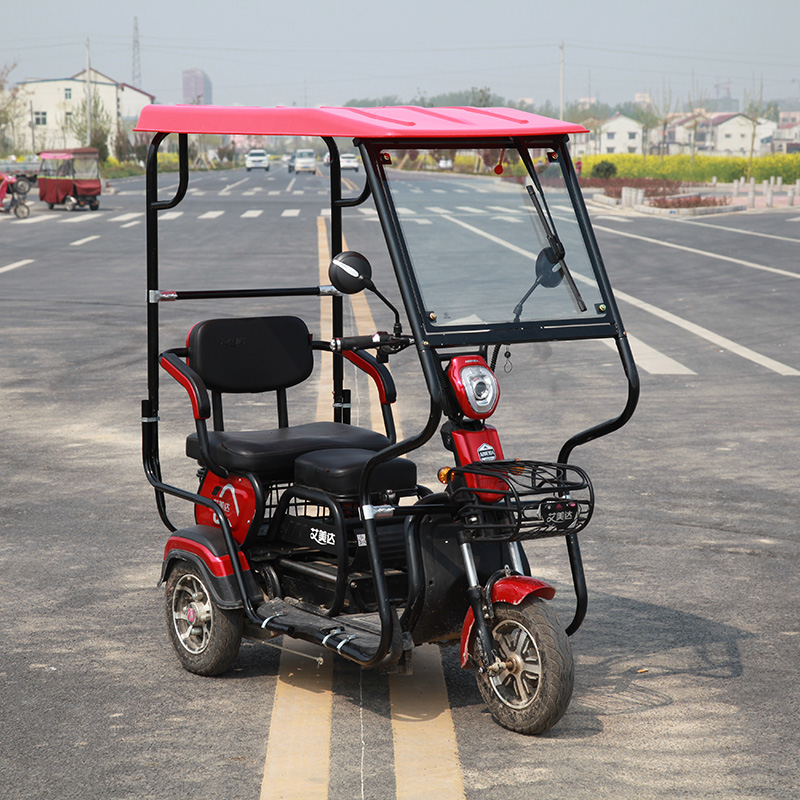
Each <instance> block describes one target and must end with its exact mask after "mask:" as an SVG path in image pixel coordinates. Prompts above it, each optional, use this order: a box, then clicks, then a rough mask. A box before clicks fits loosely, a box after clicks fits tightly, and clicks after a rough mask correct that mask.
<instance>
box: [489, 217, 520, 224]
mask: <svg viewBox="0 0 800 800" xmlns="http://www.w3.org/2000/svg"><path fill="white" fill-rule="evenodd" d="M492 219H496V220H499V221H500V222H516V223H522V222H524V221H525V220H523V219H520V218H519V217H507V216H497V217H492Z"/></svg>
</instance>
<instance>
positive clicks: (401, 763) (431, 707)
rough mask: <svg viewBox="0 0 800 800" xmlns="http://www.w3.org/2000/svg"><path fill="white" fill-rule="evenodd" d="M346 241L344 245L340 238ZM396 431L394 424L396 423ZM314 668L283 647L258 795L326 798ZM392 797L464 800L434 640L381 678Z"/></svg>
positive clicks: (323, 403)
mask: <svg viewBox="0 0 800 800" xmlns="http://www.w3.org/2000/svg"><path fill="white" fill-rule="evenodd" d="M317 243H318V249H319V276H320V284H327V283H328V277H327V268H328V264H329V262H330V253H329V247H328V237H327V229H326V225H325V220H324V218H322V217H320V218H318V220H317ZM345 247H346V245H345ZM350 299H351V301H352V304H353V312H354V314H355V318H356V325H357V328H358V333H359V334H362V335H363V334H366V333H374V331H375V322H374V319H373V317H372V312H371V311H370V308H369V304H368V302H367V299H366V297H365V296H364V294H363V293H361V294H358V295H352V296H351V298H350ZM320 325H321V330H320V336H321V338H324V337H325V336H327V335H328V333H329V332H330V330H331V304H330V300H329V299H328V298H321V307H320ZM331 380H332V378H331V359H329V358H324V359H322V363H321V365H320V374H319V394H318V398H317V419H330V418H331V414H330V402H331V400H330V398H331V394H330V387H331ZM374 397H375V394H374V392H371V393H370V400H371V402H370V414H371V419H372V423H373V428H374V429H375V430H381V429H382V418H381V416H380V410H379V409H378V405H379V404H378V403H377V402H374V400H373V398H374ZM398 433H399V425H398ZM292 648H293V649H295V650H300V651H302V652H306V653H310V654H313V655H318V654H319V652H320V651H319V648H317V647H314V646H313V645H311V644H307V643H304V642H301V641H293V642H292ZM324 658H325V661H324V663H323V665H322V666H321V667H317V666H316V664H314V662H313V661H311V660H310V659H306V658H303V657H302V656H299V655H296V654H294V653H289V652H286V651H284V652H283V653H282V654H281V664H280V674H279V677H278V683H277V687H276V689H275V700H274V703H273V708H272V715H271V720H270V729H269V738H268V742H267V754H266V760H265V765H264V779H263V782H262V785H261V795H260V800H295V798H296V799H297V800H327V798H328V791H329V779H330V759H329V757H328V755H329V753H330V743H331V711H332V707H333V665H332V660H333V656H332V655H331V654H330V653H326V654H325V656H324ZM389 690H390V700H391V716H392V735H393V738H394V760H395V776H396V785H397V800H417V798H419V799H420V800H422V799H423V798H424V800H430V798H431V797H435V798H436V800H464V797H465V795H464V784H463V779H462V776H461V766H460V762H459V758H458V745H457V742H456V736H455V728H454V726H453V718H452V714H451V713H450V704H449V701H448V697H447V687H446V685H445V680H444V673H443V672H442V661H441V654H440V651H439V648H438V646H437V645H423V646H422V647H418V648H416V650H415V651H414V674H413V675H391V676H390V677H389Z"/></svg>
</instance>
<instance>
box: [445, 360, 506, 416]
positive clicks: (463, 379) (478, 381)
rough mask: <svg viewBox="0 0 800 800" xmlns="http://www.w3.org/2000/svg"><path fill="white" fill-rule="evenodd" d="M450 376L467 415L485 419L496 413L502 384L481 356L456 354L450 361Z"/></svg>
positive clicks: (462, 408) (460, 403) (459, 401)
mask: <svg viewBox="0 0 800 800" xmlns="http://www.w3.org/2000/svg"><path fill="white" fill-rule="evenodd" d="M448 376H449V378H450V383H451V384H452V386H453V389H454V390H455V394H456V398H457V399H458V405H459V407H460V408H461V411H462V412H463V413H464V415H465V416H467V417H469V418H470V419H485V418H486V417H488V416H491V415H492V414H493V413H494V410H495V408H496V407H497V401H498V400H499V399H500V384H499V383H498V382H497V378H496V377H495V374H494V373H493V372H492V371H491V370H490V369H489V367H488V365H487V364H486V362H485V361H484V360H483V358H482V357H481V356H456V357H455V358H454V359H453V360H452V361H451V362H450V368H449V369H448Z"/></svg>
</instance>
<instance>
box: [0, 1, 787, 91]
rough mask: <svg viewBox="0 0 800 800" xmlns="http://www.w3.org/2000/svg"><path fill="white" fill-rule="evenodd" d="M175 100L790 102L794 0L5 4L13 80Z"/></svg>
mask: <svg viewBox="0 0 800 800" xmlns="http://www.w3.org/2000/svg"><path fill="white" fill-rule="evenodd" d="M134 17H136V18H137V19H138V29H139V51H140V63H141V76H142V82H141V87H140V88H142V89H144V90H145V91H147V92H150V93H151V94H154V95H155V96H156V102H159V103H178V102H181V101H182V97H181V72H182V71H183V70H184V69H189V68H193V67H197V68H200V69H202V70H203V71H205V72H206V73H207V74H208V76H209V78H210V79H211V83H212V87H213V102H214V103H216V104H220V105H291V104H296V105H311V106H315V105H338V104H342V103H344V102H346V101H347V100H349V99H351V98H363V97H380V96H385V95H397V96H398V97H399V99H400V100H401V101H408V100H410V99H411V98H412V97H413V96H414V95H415V94H416V93H417V92H418V91H421V92H423V93H424V94H426V95H428V96H432V95H436V94H439V93H442V92H448V91H457V90H460V89H469V88H470V87H472V86H478V87H483V86H488V87H490V88H491V90H492V91H493V92H495V93H496V94H499V95H501V96H502V97H505V98H509V99H512V100H514V99H517V98H521V97H525V98H531V99H533V101H534V102H535V103H537V104H539V103H543V102H545V101H546V100H550V101H551V102H552V103H553V104H554V105H555V106H556V107H558V104H559V62H560V48H559V45H560V44H561V42H562V41H563V43H564V78H565V80H564V83H565V97H566V101H567V102H570V101H571V100H576V99H578V98H580V97H585V96H588V95H590V94H591V96H594V97H596V98H597V99H599V100H600V101H603V102H607V103H611V104H615V103H617V102H622V101H625V100H632V99H633V97H634V95H635V94H636V93H637V92H649V93H650V94H652V95H655V96H656V97H660V98H662V99H663V98H664V97H665V96H667V95H671V97H672V101H673V103H674V102H676V101H678V100H680V101H681V102H683V101H685V100H686V99H687V98H688V97H689V95H690V94H693V95H694V96H696V97H710V98H713V97H718V96H725V95H727V94H728V93H730V94H731V95H732V96H733V97H737V98H739V99H740V100H741V99H742V98H743V95H744V93H745V92H747V93H749V94H750V95H751V96H753V95H754V94H755V95H756V96H757V95H758V92H759V87H760V86H761V84H762V81H763V96H764V99H765V100H769V99H776V98H785V97H795V98H800V47H799V46H798V32H799V31H800V0H771V2H766V3H759V2H758V1H757V0H666V1H665V0H594V1H593V2H590V1H589V0H553V2H540V0H505V2H500V3H497V4H494V3H491V2H486V0H403V1H402V2H394V3H386V2H380V0H372V1H371V2H368V0H348V2H346V3H341V5H340V4H338V3H337V4H334V3H331V2H326V1H325V0H304V1H303V2H297V1H295V2H286V0H284V1H283V2H271V1H270V0H260V2H254V1H252V0H238V1H237V0H232V2H227V3H225V2H222V3H213V4H212V3H206V2H197V0H192V1H191V2H187V1H186V0H162V2H153V0H150V1H149V2H144V1H143V0H85V1H84V0H72V2H64V1H63V0H58V1H57V2H56V1H55V0H27V1H26V2H25V3H23V4H15V3H12V2H11V0H0V67H2V66H3V65H10V64H12V63H16V65H17V66H16V68H15V69H14V70H13V72H12V73H11V75H10V79H11V80H12V82H15V81H22V80H26V79H28V78H62V77H68V76H70V75H73V74H75V73H77V72H79V71H80V70H81V69H82V68H83V67H84V65H85V63H86V39H87V37H88V39H89V43H90V53H91V63H92V66H93V67H94V68H96V69H98V70H99V71H100V72H103V73H105V74H106V75H108V76H110V77H112V78H114V79H115V80H118V81H124V82H127V83H131V82H132V78H133V31H134Z"/></svg>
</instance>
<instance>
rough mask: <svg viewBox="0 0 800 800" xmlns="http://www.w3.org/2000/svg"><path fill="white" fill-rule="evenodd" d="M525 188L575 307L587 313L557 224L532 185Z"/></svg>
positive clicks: (534, 286) (526, 297)
mask: <svg viewBox="0 0 800 800" xmlns="http://www.w3.org/2000/svg"><path fill="white" fill-rule="evenodd" d="M525 188H526V189H527V190H528V196H529V197H530V198H531V202H532V203H533V207H534V208H535V209H536V213H537V214H538V215H539V221H540V222H541V224H542V228H544V233H545V236H546V237H547V243H548V244H549V245H550V249H551V250H552V252H553V256H554V257H555V262H554V263H557V264H558V265H559V268H560V270H561V274H562V275H563V276H564V279H565V280H566V282H567V286H569V290H570V292H572V299H573V300H574V301H575V305H576V306H578V310H579V311H586V303H585V302H584V300H583V297H581V293H580V291H579V290H578V287H577V285H576V284H575V280H574V279H573V277H572V274H571V273H570V271H569V267H567V262H566V261H564V256H565V255H566V250H564V245H563V244H562V243H561V239H559V238H558V234H557V233H556V226H555V223H554V222H552V220H550V219H548V217H547V216H546V215H545V213H544V209H543V208H542V204H541V202H540V201H539V198H538V197H537V196H536V189H535V188H534V187H533V186H532V185H531V184H530V183H529V184H526V186H525ZM537 282H538V281H537ZM534 288H536V283H534V285H533V286H532V287H531V291H533V289H534ZM529 295H530V292H529V293H528V295H526V296H525V298H524V299H523V301H522V302H525V300H527V299H528V296H529Z"/></svg>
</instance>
